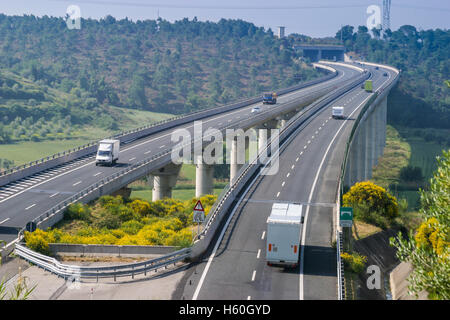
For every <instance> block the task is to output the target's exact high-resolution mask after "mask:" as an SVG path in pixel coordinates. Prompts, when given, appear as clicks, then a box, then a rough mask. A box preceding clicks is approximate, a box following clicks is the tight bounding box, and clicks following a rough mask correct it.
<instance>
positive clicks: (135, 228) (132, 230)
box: [120, 220, 144, 235]
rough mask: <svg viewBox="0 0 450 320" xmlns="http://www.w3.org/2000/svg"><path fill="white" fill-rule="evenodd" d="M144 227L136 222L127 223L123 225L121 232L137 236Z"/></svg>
mask: <svg viewBox="0 0 450 320" xmlns="http://www.w3.org/2000/svg"><path fill="white" fill-rule="evenodd" d="M143 226H144V225H143V224H142V223H140V222H139V221H136V220H130V221H127V222H124V223H122V226H121V227H120V229H121V230H123V231H124V232H125V233H128V234H132V235H134V234H137V233H138V232H139V230H141V229H142V227H143Z"/></svg>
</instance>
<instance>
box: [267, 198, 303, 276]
mask: <svg viewBox="0 0 450 320" xmlns="http://www.w3.org/2000/svg"><path fill="white" fill-rule="evenodd" d="M302 223H303V217H302V205H300V204H295V203H274V204H273V205H272V211H271V213H270V216H269V218H267V238H266V239H267V240H266V244H267V246H266V261H267V264H268V265H269V266H272V265H281V266H286V267H296V266H297V265H298V261H299V252H300V236H301V230H302Z"/></svg>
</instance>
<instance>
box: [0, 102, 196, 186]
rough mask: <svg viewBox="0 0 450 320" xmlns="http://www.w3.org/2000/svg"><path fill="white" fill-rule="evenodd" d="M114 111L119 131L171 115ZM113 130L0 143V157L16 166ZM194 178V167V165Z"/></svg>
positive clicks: (94, 129)
mask: <svg viewBox="0 0 450 320" xmlns="http://www.w3.org/2000/svg"><path fill="white" fill-rule="evenodd" d="M112 108H113V109H114V110H115V112H119V113H123V114H124V119H125V120H124V123H123V124H121V125H120V131H122V130H129V129H132V128H137V127H140V126H143V125H146V124H149V123H152V122H157V121H160V120H163V119H167V118H170V117H172V116H173V115H171V114H166V113H156V112H149V111H141V110H129V109H121V108H116V107H112ZM112 133H113V132H112V131H108V130H104V129H101V128H97V127H92V126H86V127H82V128H75V129H74V130H73V138H72V139H64V140H43V141H40V142H32V141H22V142H17V143H12V144H0V158H3V159H8V160H12V161H14V166H18V165H21V164H24V163H27V162H30V161H34V160H38V159H41V158H43V157H47V156H51V155H53V154H55V153H58V152H63V151H66V150H69V149H71V148H74V147H78V146H81V145H83V144H86V143H88V142H91V141H95V140H99V139H102V138H104V137H107V136H109V135H111V134H112ZM194 178H195V167H194Z"/></svg>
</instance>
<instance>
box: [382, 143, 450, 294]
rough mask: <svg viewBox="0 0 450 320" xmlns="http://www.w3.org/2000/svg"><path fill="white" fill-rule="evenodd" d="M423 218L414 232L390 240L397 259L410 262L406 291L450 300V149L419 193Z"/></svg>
mask: <svg viewBox="0 0 450 320" xmlns="http://www.w3.org/2000/svg"><path fill="white" fill-rule="evenodd" d="M420 200H421V208H420V213H421V215H422V217H423V221H422V223H421V225H420V226H419V227H418V228H417V230H414V231H410V234H409V237H408V238H407V239H405V238H404V237H403V236H402V234H401V233H399V235H398V236H397V237H396V238H391V245H392V246H394V247H395V248H397V250H398V251H397V257H398V258H399V259H400V260H401V261H404V262H410V263H411V264H412V266H413V272H412V273H411V275H410V277H409V289H410V291H411V292H412V293H414V294H418V293H419V292H421V291H422V290H426V291H427V292H428V294H429V295H428V298H430V299H439V300H449V299H450V149H449V150H447V151H444V152H443V154H442V156H441V157H439V158H438V169H437V170H436V172H435V173H434V176H433V178H432V179H431V180H430V187H429V189H428V190H421V192H420Z"/></svg>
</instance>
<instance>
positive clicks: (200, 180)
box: [195, 156, 214, 198]
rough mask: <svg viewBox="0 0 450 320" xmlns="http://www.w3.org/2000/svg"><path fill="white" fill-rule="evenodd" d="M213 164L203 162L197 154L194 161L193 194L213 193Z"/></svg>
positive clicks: (199, 195)
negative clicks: (197, 157)
mask: <svg viewBox="0 0 450 320" xmlns="http://www.w3.org/2000/svg"><path fill="white" fill-rule="evenodd" d="M213 178H214V165H210V164H206V163H204V162H203V159H202V156H199V159H197V161H196V163H195V196H196V197H197V198H198V197H201V196H203V195H205V194H213V193H214V183H213Z"/></svg>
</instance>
